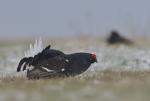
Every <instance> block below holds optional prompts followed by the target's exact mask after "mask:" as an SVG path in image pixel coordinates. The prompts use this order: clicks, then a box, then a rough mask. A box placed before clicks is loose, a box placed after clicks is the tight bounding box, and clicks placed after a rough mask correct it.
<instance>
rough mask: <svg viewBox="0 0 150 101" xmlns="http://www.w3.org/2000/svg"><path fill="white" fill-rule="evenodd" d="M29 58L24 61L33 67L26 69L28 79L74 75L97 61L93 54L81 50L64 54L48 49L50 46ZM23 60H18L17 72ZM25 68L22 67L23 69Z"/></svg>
mask: <svg viewBox="0 0 150 101" xmlns="http://www.w3.org/2000/svg"><path fill="white" fill-rule="evenodd" d="M29 58H32V59H29ZM29 58H28V59H29V61H24V62H27V63H25V64H26V65H28V66H33V67H34V68H33V69H32V70H29V69H28V70H27V77H28V78H29V79H30V78H45V77H53V76H75V75H78V74H81V73H83V72H85V71H86V70H87V69H88V68H89V67H90V65H91V64H92V63H94V62H97V58H96V55H95V54H90V53H82V52H80V53H73V54H64V53H63V52H61V51H59V50H54V49H50V46H48V47H46V48H45V49H44V50H43V51H42V52H41V53H39V54H37V55H35V56H34V57H29ZM26 59H27V58H26ZM24 62H23V59H22V60H21V61H20V63H19V66H18V68H17V71H18V72H19V71H20V70H21V65H22V64H23V63H24ZM25 69H26V68H25V67H24V69H23V70H25Z"/></svg>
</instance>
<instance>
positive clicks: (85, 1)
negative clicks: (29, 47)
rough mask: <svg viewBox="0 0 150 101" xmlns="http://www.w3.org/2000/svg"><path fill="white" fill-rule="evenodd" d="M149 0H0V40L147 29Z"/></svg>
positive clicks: (136, 32) (139, 32) (129, 32)
mask: <svg viewBox="0 0 150 101" xmlns="http://www.w3.org/2000/svg"><path fill="white" fill-rule="evenodd" d="M149 3H150V1H148V0H0V39H1V40H3V39H7V38H8V39H13V38H16V39H17V38H18V37H19V38H26V37H27V38H28V37H37V36H45V37H67V36H78V35H81V34H82V35H92V36H93V35H96V36H103V35H106V34H107V33H108V32H109V31H110V30H112V29H117V30H119V31H121V32H122V33H123V34H125V35H131V36H135V35H136V36H137V35H142V36H147V35H149V32H150V13H149V10H150V6H149Z"/></svg>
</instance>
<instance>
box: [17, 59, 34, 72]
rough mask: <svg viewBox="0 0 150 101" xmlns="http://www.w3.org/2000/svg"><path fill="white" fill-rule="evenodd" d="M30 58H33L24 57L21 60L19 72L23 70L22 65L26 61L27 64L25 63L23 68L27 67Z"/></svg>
mask: <svg viewBox="0 0 150 101" xmlns="http://www.w3.org/2000/svg"><path fill="white" fill-rule="evenodd" d="M30 58H31V57H29V58H23V59H21V60H20V62H19V65H18V67H17V72H20V71H21V67H22V65H23V64H24V63H25V65H24V67H23V69H26V67H25V66H26V65H27V64H28V63H29V62H28V61H29V59H30Z"/></svg>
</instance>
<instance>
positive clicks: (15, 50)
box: [0, 39, 150, 101]
mask: <svg viewBox="0 0 150 101" xmlns="http://www.w3.org/2000/svg"><path fill="white" fill-rule="evenodd" d="M47 43H51V44H52V47H54V48H57V49H60V50H63V51H64V52H65V53H72V52H78V51H85V52H95V53H96V54H97V58H98V61H99V62H98V63H97V64H94V65H92V66H91V68H90V69H89V70H88V71H87V72H85V73H84V74H82V75H79V76H76V77H70V78H53V79H45V80H28V79H27V78H26V77H25V73H24V72H21V73H17V72H16V67H17V65H18V62H19V60H20V59H21V58H22V57H23V56H24V52H25V51H27V50H28V46H29V44H13V45H1V47H0V101H149V99H150V96H149V93H150V86H149V85H150V78H149V77H150V60H149V59H150V48H149V47H148V44H146V43H144V45H145V46H143V45H141V44H140V45H139V44H138V45H133V46H123V45H121V46H120V45H119V46H108V45H106V44H105V43H104V42H103V41H100V40H98V39H93V40H88V41H87V40H82V39H78V40H77V39H75V40H68V41H65V40H59V41H58V40H57V41H52V42H51V41H50V42H47ZM47 43H45V45H46V44H47Z"/></svg>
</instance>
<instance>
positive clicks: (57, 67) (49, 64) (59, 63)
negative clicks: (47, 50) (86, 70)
mask: <svg viewBox="0 0 150 101" xmlns="http://www.w3.org/2000/svg"><path fill="white" fill-rule="evenodd" d="M68 64H69V60H68V59H67V58H66V57H64V55H59V56H56V57H53V58H48V59H44V60H43V61H39V62H38V64H37V65H36V67H40V68H43V69H45V70H46V71H47V72H51V71H55V72H63V71H65V69H66V68H67V65H68Z"/></svg>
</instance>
